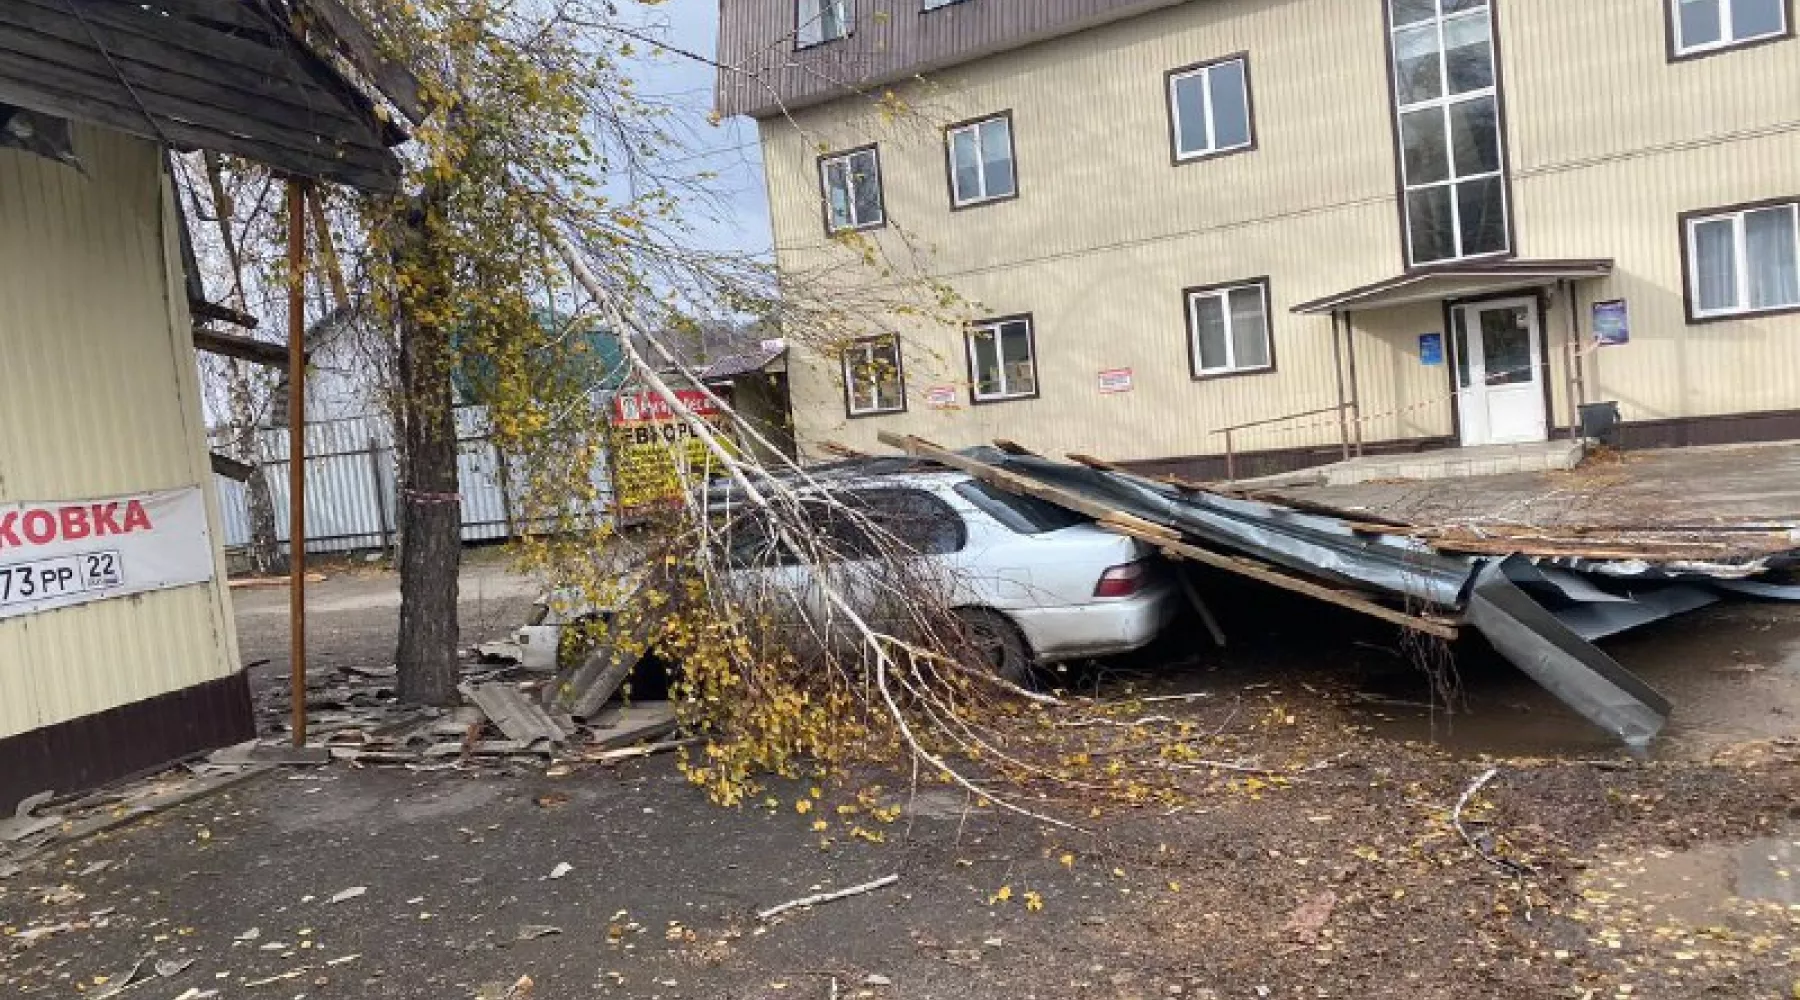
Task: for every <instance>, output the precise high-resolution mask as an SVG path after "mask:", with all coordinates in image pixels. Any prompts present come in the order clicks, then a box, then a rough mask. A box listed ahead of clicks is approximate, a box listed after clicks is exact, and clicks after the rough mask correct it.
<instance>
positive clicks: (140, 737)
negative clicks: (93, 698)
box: [0, 671, 256, 815]
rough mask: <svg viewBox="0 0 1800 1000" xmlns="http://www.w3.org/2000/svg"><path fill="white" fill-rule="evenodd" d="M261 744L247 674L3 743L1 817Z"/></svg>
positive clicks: (0, 753)
mask: <svg viewBox="0 0 1800 1000" xmlns="http://www.w3.org/2000/svg"><path fill="white" fill-rule="evenodd" d="M255 738H256V725H255V721H254V719H253V717H252V715H251V711H250V684H249V680H248V678H247V676H246V675H245V674H244V673H243V672H242V671H240V672H238V673H235V674H232V675H231V676H229V677H223V678H220V679H218V680H214V681H207V682H205V683H203V684H198V685H195V686H194V687H190V688H186V689H184V690H181V691H173V692H170V693H168V694H163V695H158V696H156V697H154V698H149V699H146V700H144V701H138V702H133V703H132V704H129V705H121V706H119V707H117V708H112V709H108V710H107V711H104V712H97V713H95V714H93V715H84V716H82V717H81V718H78V719H71V720H69V721H67V722H61V723H57V724H56V725H52V726H45V727H43V728H41V729H33V730H31V731H30V732H26V733H20V734H19V735H16V736H9V737H6V738H5V739H0V814H5V815H11V814H12V811H13V807H14V806H16V805H17V804H18V803H19V802H20V800H22V799H24V798H25V797H26V796H29V795H35V794H37V793H38V792H42V791H47V790H54V791H55V792H56V793H57V794H58V795H67V794H70V793H72V792H79V791H85V790H87V789H90V788H94V787H96V786H98V785H102V784H105V783H106V782H109V781H116V780H118V779H120V778H125V777H129V776H131V775H134V774H141V773H143V772H146V771H150V770H153V769H156V768H160V767H162V766H163V765H165V764H169V763H172V762H174V761H177V760H181V759H182V758H184V757H191V756H193V755H194V754H198V753H202V752H204V751H207V750H213V749H217V748H218V747H222V746H228V745H230V744H233V743H242V742H243V741H245V740H250V739H255Z"/></svg>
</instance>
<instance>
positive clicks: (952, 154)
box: [944, 111, 1019, 208]
mask: <svg viewBox="0 0 1800 1000" xmlns="http://www.w3.org/2000/svg"><path fill="white" fill-rule="evenodd" d="M994 125H1004V126H1005V127H1006V151H1007V157H1008V160H1007V162H1008V163H1009V164H1010V165H1011V166H1010V169H1011V171H1012V190H1011V191H1008V192H1007V193H1005V194H989V193H988V190H987V161H986V160H982V159H979V157H980V156H981V154H982V151H983V150H984V149H986V148H987V147H986V145H985V144H984V143H983V142H982V141H981V138H982V136H981V133H982V130H983V129H985V128H989V127H991V126H994ZM964 134H972V135H974V137H975V155H976V157H977V158H978V159H977V161H976V162H977V163H978V164H979V165H980V167H981V169H980V171H979V172H978V183H979V184H980V185H981V192H980V193H979V194H977V195H975V196H974V197H971V198H965V197H963V193H962V191H960V190H958V188H957V184H956V137H957V136H959V135H964ZM1016 140H1017V137H1016V136H1015V135H1014V134H1013V121H1012V112H1010V111H1002V112H1000V113H999V114H997V115H989V116H988V117H986V118H980V119H977V120H975V121H972V122H964V123H963V124H961V125H955V126H952V127H951V128H949V129H946V130H945V132H944V161H945V169H947V170H949V172H950V204H951V205H952V206H954V207H956V208H968V207H969V206H971V205H981V204H985V203H987V202H990V201H1006V200H1008V199H1010V198H1017V197H1018V196H1019V147H1018V143H1017V141H1016Z"/></svg>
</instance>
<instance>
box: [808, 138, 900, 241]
mask: <svg viewBox="0 0 1800 1000" xmlns="http://www.w3.org/2000/svg"><path fill="white" fill-rule="evenodd" d="M857 153H872V154H874V156H875V177H876V184H877V185H878V186H879V188H880V195H881V221H880V222H867V223H864V224H862V225H860V226H845V227H843V228H842V229H833V228H831V189H830V188H829V187H827V186H826V185H825V161H826V160H841V159H845V158H848V157H851V156H855V155H856V154H857ZM814 169H815V170H816V171H817V172H818V175H819V207H820V208H821V209H823V212H821V213H820V219H821V221H822V222H823V223H824V225H825V238H826V239H831V238H832V237H834V236H842V235H844V234H845V233H866V232H870V231H872V230H876V229H886V228H887V224H888V210H887V178H886V177H884V176H882V170H881V144H880V143H878V142H871V143H869V144H867V145H864V146H852V147H851V148H849V149H840V150H836V151H834V152H830V153H820V154H819V156H818V158H817V159H816V160H815V161H814ZM850 210H851V211H852V212H855V211H856V199H855V198H851V199H850Z"/></svg>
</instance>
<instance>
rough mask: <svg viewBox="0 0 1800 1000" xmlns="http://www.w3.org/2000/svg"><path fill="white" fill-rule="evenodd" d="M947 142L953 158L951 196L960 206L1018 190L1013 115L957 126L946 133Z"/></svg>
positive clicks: (1007, 194)
mask: <svg viewBox="0 0 1800 1000" xmlns="http://www.w3.org/2000/svg"><path fill="white" fill-rule="evenodd" d="M945 142H946V143H947V144H948V147H949V148H948V150H947V153H948V155H949V158H950V200H951V202H952V203H953V204H955V206H956V207H957V208H962V207H964V206H967V205H979V204H981V203H982V202H985V201H1000V200H1003V199H1006V198H1011V197H1012V196H1013V195H1015V194H1018V193H1019V183H1018V178H1017V176H1016V175H1015V173H1014V167H1013V132H1012V115H1010V114H1001V115H995V116H994V117H992V118H984V119H982V120H981V121H977V122H970V123H969V124H967V125H957V126H954V127H952V128H951V129H950V130H949V131H948V132H947V133H946V134H945Z"/></svg>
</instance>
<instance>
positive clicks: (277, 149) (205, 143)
mask: <svg viewBox="0 0 1800 1000" xmlns="http://www.w3.org/2000/svg"><path fill="white" fill-rule="evenodd" d="M0 102H4V103H7V104H13V105H17V106H18V107H22V108H26V109H28V110H31V111H40V112H43V113H44V114H50V115H58V116H61V117H63V118H72V119H75V120H77V121H84V122H88V123H90V124H94V125H102V126H105V127H107V128H113V129H117V130H119V131H121V132H125V133H128V134H130V135H135V136H138V137H140V138H144V139H148V140H150V141H152V142H157V141H161V140H162V139H164V138H166V139H167V140H168V141H169V142H172V143H174V144H176V146H178V147H185V148H193V149H211V150H214V151H216V152H220V153H230V154H232V155H234V156H242V157H244V158H245V159H248V160H254V161H256V162H258V163H262V164H264V165H266V166H269V167H272V168H274V169H276V170H280V171H284V172H287V173H292V174H298V175H301V176H305V177H316V178H319V179H321V180H331V181H336V182H338V183H343V184H349V185H352V186H354V187H358V188H362V189H364V190H368V191H394V190H398V188H399V183H400V181H399V161H397V160H393V161H391V162H390V163H389V164H387V165H384V166H383V167H382V168H381V169H374V168H370V167H366V166H359V165H357V164H354V163H349V162H345V161H343V160H337V159H333V158H330V157H328V156H326V155H324V153H323V152H310V151H303V150H297V149H294V148H291V147H286V146H278V145H274V144H272V143H268V142H262V141H260V140H256V139H250V138H246V137H243V136H238V135H232V134H229V133H225V132H220V131H218V130H216V129H209V128H199V127H196V126H192V125H188V124H186V123H183V122H178V121H171V120H159V121H157V123H156V128H154V129H153V128H152V127H151V123H150V122H149V121H146V120H145V118H144V115H143V113H142V112H140V111H139V110H137V109H136V108H135V107H131V108H127V107H123V106H121V105H118V104H114V103H110V102H107V101H103V100H96V99H94V98H92V97H89V96H86V95H83V94H71V93H67V92H65V91H59V90H56V89H54V88H49V87H44V86H42V85H40V84H38V83H34V82H32V81H31V78H30V77H29V76H27V77H25V78H20V77H18V76H15V75H13V74H12V73H11V72H9V71H8V70H7V69H6V68H5V67H4V66H0ZM159 131H160V133H161V134H160V135H159V134H158V132H159Z"/></svg>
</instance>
